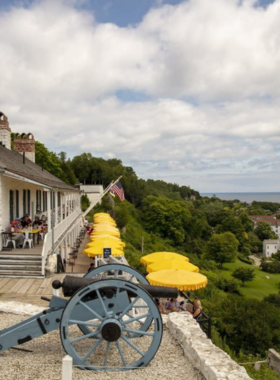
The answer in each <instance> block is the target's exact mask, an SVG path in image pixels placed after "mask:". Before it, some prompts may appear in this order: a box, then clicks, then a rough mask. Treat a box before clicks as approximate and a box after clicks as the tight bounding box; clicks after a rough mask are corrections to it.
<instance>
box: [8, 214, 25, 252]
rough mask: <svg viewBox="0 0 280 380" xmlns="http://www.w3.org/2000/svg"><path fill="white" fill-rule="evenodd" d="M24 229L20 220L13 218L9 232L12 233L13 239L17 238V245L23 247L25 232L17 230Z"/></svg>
mask: <svg viewBox="0 0 280 380" xmlns="http://www.w3.org/2000/svg"><path fill="white" fill-rule="evenodd" d="M21 229H22V226H21V224H20V221H19V220H13V221H12V223H11V225H10V226H9V227H8V232H11V233H12V240H15V242H16V247H17V248H21V247H22V245H23V241H24V234H22V233H20V232H17V231H19V230H21Z"/></svg>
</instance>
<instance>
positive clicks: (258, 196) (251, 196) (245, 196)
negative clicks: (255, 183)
mask: <svg viewBox="0 0 280 380" xmlns="http://www.w3.org/2000/svg"><path fill="white" fill-rule="evenodd" d="M213 194H214V193H200V195H201V196H202V197H209V198H210V197H212V196H213ZM215 195H216V197H217V198H220V199H222V200H224V201H231V200H234V199H239V200H240V201H241V202H247V203H251V202H253V201H258V202H277V203H280V193H215Z"/></svg>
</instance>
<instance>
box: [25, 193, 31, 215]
mask: <svg viewBox="0 0 280 380" xmlns="http://www.w3.org/2000/svg"><path fill="white" fill-rule="evenodd" d="M26 209H27V211H26V213H27V214H28V215H30V190H27V207H26Z"/></svg>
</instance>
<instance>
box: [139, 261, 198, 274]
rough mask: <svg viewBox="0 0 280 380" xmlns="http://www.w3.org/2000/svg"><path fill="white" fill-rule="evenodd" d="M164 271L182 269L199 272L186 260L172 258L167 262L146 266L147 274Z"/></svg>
mask: <svg viewBox="0 0 280 380" xmlns="http://www.w3.org/2000/svg"><path fill="white" fill-rule="evenodd" d="M165 269H182V270H187V271H190V272H197V273H198V272H199V268H198V267H197V266H195V265H193V264H191V263H188V262H187V261H186V260H182V259H181V258H180V259H178V258H173V259H169V260H162V261H156V262H154V263H151V264H149V265H148V266H147V269H146V270H147V272H148V273H151V272H158V271H159V270H165Z"/></svg>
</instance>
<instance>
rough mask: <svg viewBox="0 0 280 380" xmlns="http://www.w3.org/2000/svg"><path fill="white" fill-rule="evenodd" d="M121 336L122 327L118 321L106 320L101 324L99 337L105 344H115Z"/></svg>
mask: <svg viewBox="0 0 280 380" xmlns="http://www.w3.org/2000/svg"><path fill="white" fill-rule="evenodd" d="M121 334H122V327H121V324H120V322H119V321H117V320H115V319H108V320H107V321H105V322H104V323H103V324H102V327H101V335H102V338H103V339H104V340H106V341H107V342H116V341H117V340H118V339H119V338H120V336H121Z"/></svg>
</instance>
